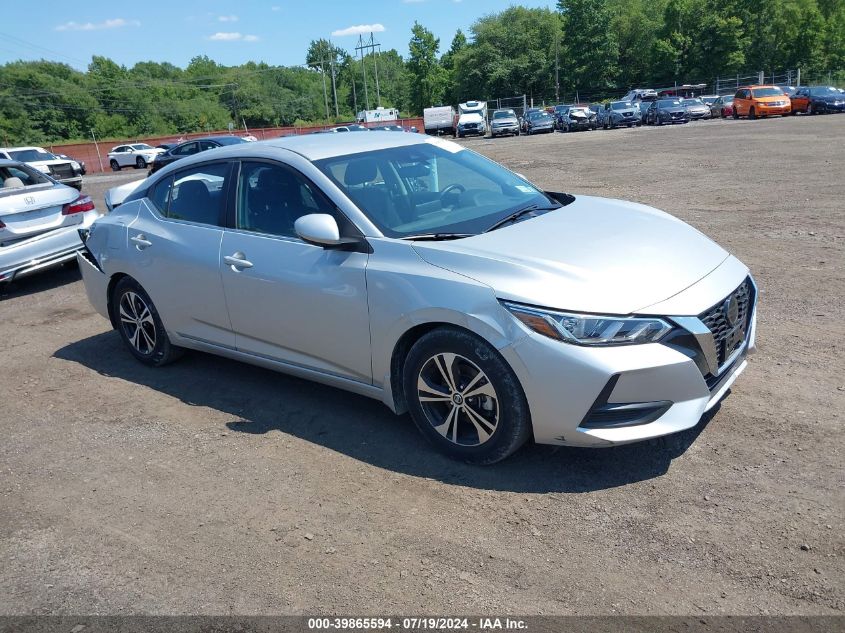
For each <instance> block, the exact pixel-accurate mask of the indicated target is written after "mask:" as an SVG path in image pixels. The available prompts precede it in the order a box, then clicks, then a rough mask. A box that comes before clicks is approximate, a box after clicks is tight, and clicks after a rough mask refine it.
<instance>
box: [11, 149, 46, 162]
mask: <svg viewBox="0 0 845 633" xmlns="http://www.w3.org/2000/svg"><path fill="white" fill-rule="evenodd" d="M9 156H11V157H12V160H19V161H21V162H22V163H34V162H36V161H39V160H55V159H56V157H55V156H53V155H52V154H51V153H49V152H45V151H44V150H43V149H19V150H17V151H16V152H9Z"/></svg>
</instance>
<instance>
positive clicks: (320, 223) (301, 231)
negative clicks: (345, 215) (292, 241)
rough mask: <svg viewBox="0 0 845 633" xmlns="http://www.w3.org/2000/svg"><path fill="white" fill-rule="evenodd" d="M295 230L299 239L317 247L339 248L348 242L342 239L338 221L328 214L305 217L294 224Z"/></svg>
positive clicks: (311, 214) (313, 214) (310, 214)
mask: <svg viewBox="0 0 845 633" xmlns="http://www.w3.org/2000/svg"><path fill="white" fill-rule="evenodd" d="M293 228H294V230H295V231H296V234H297V235H298V236H299V237H301V238H302V239H303V240H305V241H306V242H308V243H309V244H316V245H317V246H337V245H338V244H344V243H345V242H347V241H348V240H343V239H341V237H340V229H339V228H338V226H337V221H336V220H335V219H334V218H333V217H332V216H330V215H329V214H327V213H309V214H308V215H303V216H302V217H300V218H298V219H297V220H296V222H294V224H293Z"/></svg>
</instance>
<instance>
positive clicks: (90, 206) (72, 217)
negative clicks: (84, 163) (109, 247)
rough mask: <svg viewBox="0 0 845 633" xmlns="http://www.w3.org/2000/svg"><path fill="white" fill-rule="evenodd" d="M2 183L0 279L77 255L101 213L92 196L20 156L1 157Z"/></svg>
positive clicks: (0, 194) (0, 202)
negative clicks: (84, 235)
mask: <svg viewBox="0 0 845 633" xmlns="http://www.w3.org/2000/svg"><path fill="white" fill-rule="evenodd" d="M0 185H2V186H0V282H9V281H12V280H14V279H17V278H19V277H23V276H25V275H29V274H31V273H34V272H36V271H39V270H44V269H45V268H49V267H51V266H57V265H59V264H61V263H64V262H67V261H71V260H73V259H74V258H75V257H76V252H77V251H78V250H79V249H80V248H82V242H81V241H80V239H79V232H78V230H79V229H87V228H88V227H89V226H91V224H92V223H93V222H94V220H95V219H96V217H97V215H98V214H97V211H96V209H95V208H94V203H93V202H92V201H91V198H90V197H88V196H86V195H83V194H80V193H79V191H77V190H76V189H74V188H72V187H68V186H67V185H63V184H61V183H58V182H56V181H54V180H52V179H51V178H49V177H48V176H46V175H45V174H43V173H42V172H41V171H40V170H38V169H36V168H35V167H33V166H32V165H29V164H27V163H24V162H23V161H18V160H6V159H0Z"/></svg>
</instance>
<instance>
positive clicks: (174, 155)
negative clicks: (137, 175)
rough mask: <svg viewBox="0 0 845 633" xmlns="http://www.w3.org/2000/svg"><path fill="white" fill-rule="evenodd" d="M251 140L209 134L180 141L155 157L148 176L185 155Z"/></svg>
mask: <svg viewBox="0 0 845 633" xmlns="http://www.w3.org/2000/svg"><path fill="white" fill-rule="evenodd" d="M248 142H249V141H247V140H245V139H242V138H241V137H240V136H209V137H206V138H195V139H191V140H190V141H185V142H184V143H180V144H179V145H176V146H175V147H171V148H170V149H169V150H167V151H166V152H164V153H163V154H159V155H158V156H156V157H155V159H154V160H153V162H152V163H150V170H149V172H147V175H148V176H151V175H152V174H154V173H156V172H157V171H158V170H159V169H161V168H162V167H167V166H168V165H169V164H170V163H172V162H175V161H177V160H179V159H180V158H185V156H193V155H194V154H197V153H199V152H204V151H206V150H209V149H214V148H215V147H224V146H226V145H237V144H238V143H248Z"/></svg>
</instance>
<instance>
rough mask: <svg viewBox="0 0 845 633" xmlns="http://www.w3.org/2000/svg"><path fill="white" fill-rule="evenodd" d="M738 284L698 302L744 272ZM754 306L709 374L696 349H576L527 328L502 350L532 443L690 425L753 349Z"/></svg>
mask: <svg viewBox="0 0 845 633" xmlns="http://www.w3.org/2000/svg"><path fill="white" fill-rule="evenodd" d="M745 274H747V271H746V272H745ZM734 280H736V279H734ZM736 281H737V283H736V285H731V286H730V287H731V290H729V291H725V292H724V293H721V294H722V295H723V296H721V297H718V296H717V297H716V298H714V297H710V296H707V295H706V294H705V293H702V292H701V289H699V291H698V292H699V293H700V294H701V295H702V299H701V305H706V304H707V303H708V301H711V305H712V304H715V303H718V302H719V301H720V300H721V299H723V298H724V295H726V294H729V293H730V292H732V291H733V288H736V287H737V286H738V285H739V284H740V283H741V282H742V277H740V278H739V280H736ZM704 287H707V286H706V285H705V286H704ZM722 288H723V289H724V286H723V287H722ZM689 291H692V292H696V290H695V286H693V288H692V289H690V290H689ZM689 291H687V292H689ZM682 294H683V293H682ZM717 294H719V293H717ZM755 300H756V295H755ZM755 308H756V303H752V304H751V307H750V312H749V317H748V325H747V329H746V333H745V338H744V339H743V341H742V344H741V345H740V346H739V347H738V348H737V350H736V351H735V352H734V353H733V354H732V355H731V358H730V359H728V360H726V362H725V363H724V365H723V366H722V367H721V372H720V373H718V375H715V376H714V375H709V374H706V373H705V372H704V371H703V370H702V368H701V358H700V355H699V357H698V358H696V354H695V351H694V350H689V349H686V348H684V347H683V346H669V345H666V344H663V343H662V342H661V343H649V344H643V345H629V346H618V347H581V346H576V345H570V344H566V343H561V342H558V341H555V340H552V339H550V338H547V337H544V336H541V335H539V334H535V333H533V332H532V333H531V334H530V335H529V336H526V337H524V338H522V339H520V340H519V341H517V342H515V343H514V344H513V345H511V346H509V347H506V348H504V349H502V350H500V351H501V352H502V354H503V355H504V356H505V358H506V359H507V361H508V362H509V363H510V365H511V367H513V369H514V371H515V372H516V374H517V376H518V377H519V379H520V383H521V384H522V386H523V389H524V391H525V395H526V397H527V400H528V403H529V407H530V410H531V419H532V425H533V430H534V439H535V441H536V442H538V443H540V444H559V445H569V446H596V447H602V446H613V445H617V444H626V443H630V442H636V441H640V440H646V439H651V438H655V437H660V436H663V435H668V434H671V433H677V432H679V431H683V430H686V429H689V428H692V427H694V426H695V425H696V424H698V422H699V421H700V420H701V417H702V415H703V414H704V413H705V412H707V411H708V410H709V409H711V408H713V407H714V406H715V405H716V404H717V403H718V402H719V401H720V400H721V399H722V398H723V397H724V395H725V394H726V393H727V391H728V390H729V389H730V387H731V385H732V384H733V383H734V381H735V380H736V378H737V377H738V376H739V375H740V374H741V373H742V372H743V371H744V370H745V368H746V366H747V360H746V357H747V355H748V354H749V353H752V352H753V351H754V350H755V349H756V347H755V339H756V309H755ZM705 309H706V308H705ZM686 318H690V317H686ZM670 320H671V317H670Z"/></svg>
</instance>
